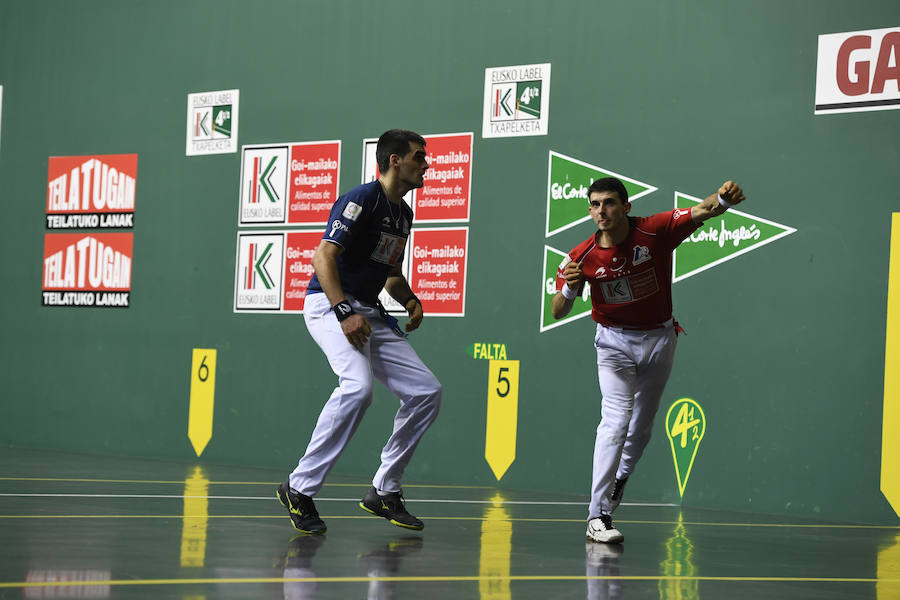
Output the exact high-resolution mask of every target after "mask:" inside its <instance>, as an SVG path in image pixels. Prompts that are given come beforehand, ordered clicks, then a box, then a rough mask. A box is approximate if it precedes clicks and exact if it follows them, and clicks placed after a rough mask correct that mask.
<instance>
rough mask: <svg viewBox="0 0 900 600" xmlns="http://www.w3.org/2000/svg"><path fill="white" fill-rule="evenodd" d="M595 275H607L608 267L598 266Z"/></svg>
mask: <svg viewBox="0 0 900 600" xmlns="http://www.w3.org/2000/svg"><path fill="white" fill-rule="evenodd" d="M594 277H598V278H599V277H606V267H597V270H596V271H594Z"/></svg>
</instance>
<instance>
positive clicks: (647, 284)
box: [556, 208, 702, 329]
mask: <svg viewBox="0 0 900 600" xmlns="http://www.w3.org/2000/svg"><path fill="white" fill-rule="evenodd" d="M629 221H630V228H629V231H628V236H627V237H626V238H625V239H624V240H623V241H622V242H621V243H620V244H618V245H616V246H613V247H612V248H601V247H600V246H598V245H597V242H596V235H597V234H594V235H592V236H591V237H590V238H588V239H586V240H585V241H583V242H582V243H580V244H578V245H577V246H575V248H573V249H572V251H571V252H569V254H568V256H566V258H564V259H563V261H562V263H560V265H559V268H558V269H557V271H556V289H557V291H559V290H560V289H561V288H562V286H563V284H564V283H565V282H566V280H565V277H563V270H564V269H565V268H566V265H567V264H569V263H570V262H572V261H575V262H580V263H581V267H582V270H583V271H584V276H585V279H586V280H587V282H588V283H589V284H590V286H591V304H592V305H593V310H591V318H593V319H594V320H595V321H597V322H598V323H602V324H604V325H611V326H613V327H634V328H637V329H650V328H653V327H655V326H657V325H659V324H660V323H664V322H666V321H668V320H669V319H671V318H672V251H673V250H674V249H675V247H676V246H678V244H680V243H681V242H682V240H684V239H685V238H687V237H688V236H689V235H691V234H692V233H693V232H694V231H696V230H697V228H699V227H700V226H701V225H702V223H695V222H694V220H693V219H692V218H691V209H689V208H676V209H674V210H671V211H668V212H662V213H658V214H655V215H653V216H650V217H636V218H629Z"/></svg>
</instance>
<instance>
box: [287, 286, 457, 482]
mask: <svg viewBox="0 0 900 600" xmlns="http://www.w3.org/2000/svg"><path fill="white" fill-rule="evenodd" d="M347 299H348V301H349V302H350V304H351V305H352V306H353V309H354V310H355V311H356V312H357V313H359V314H361V315H362V316H364V317H365V318H366V319H367V320H368V321H369V324H370V325H371V326H372V333H371V335H370V336H369V339H368V341H367V342H366V344H365V346H363V347H362V348H361V349H356V348H354V347H353V346H352V345H351V344H350V342H349V341H347V338H346V336H345V335H344V332H343V331H342V330H341V325H340V323H339V322H338V320H337V317H335V315H334V312H333V311H332V310H331V305H330V304H329V302H328V298H327V297H326V296H325V294H322V293H318V294H310V295H309V296H307V297H306V304H305V306H304V309H303V313H304V314H303V316H304V319H305V320H306V327H307V328H308V329H309V333H310V335H312V337H313V339H314V340H315V341H316V343H317V344H318V345H319V347H320V348H321V349H322V352H324V353H325V356H326V357H327V358H328V362H329V364H330V365H331V370H332V371H334V373H335V375H337V376H338V387H336V388H335V389H334V391H333V392H332V393H331V397H330V398H329V399H328V402H326V403H325V406H324V407H323V408H322V412H321V414H320V415H319V420H318V422H317V423H316V428H315V429H314V430H313V434H312V438H311V439H310V441H309V446H307V448H306V453H305V454H304V455H303V458H301V459H300V462H299V463H298V464H297V468H296V469H294V472H293V473H291V476H290V485H291V487H292V488H294V489H295V490H297V491H298V492H300V493H302V494H306V495H307V496H313V495H315V494H316V492H318V491H319V489H320V488H321V487H322V484H323V482H324V481H325V476H326V475H327V474H328V471H329V470H331V467H333V466H334V464H335V463H336V462H337V459H338V458H339V457H340V455H341V452H343V451H344V448H345V447H346V445H347V442H349V441H350V438H351V437H353V434H354V432H355V431H356V428H357V427H358V426H359V423H360V422H361V421H362V418H363V415H364V414H365V412H366V409H367V408H368V407H369V405H370V404H371V403H372V386H373V382H374V380H375V379H377V380H378V381H380V382H381V383H382V384H384V386H385V387H387V388H388V389H389V390H390V391H391V392H392V393H393V394H394V395H395V396H397V398H399V399H400V409H399V410H398V411H397V415H396V416H395V417H394V431H393V433H392V434H391V437H390V438H389V439H388V441H387V444H386V445H385V446H384V449H383V450H382V452H381V467H380V468H379V469H378V471H377V472H376V473H375V477H374V479H373V480H372V485H374V486H375V487H376V488H378V489H379V490H384V491H388V492H397V491H400V489H401V486H400V480H401V478H402V477H403V471H404V470H405V469H406V465H407V464H409V460H410V458H412V455H413V452H414V451H415V449H416V446H417V445H418V443H419V440H420V439H421V438H422V434H424V433H425V430H427V429H428V427H429V426H430V425H431V423H432V422H433V421H434V419H435V418H436V417H437V414H438V410H439V408H440V405H441V384H440V382H438V380H437V378H436V377H435V376H434V374H433V373H432V372H431V371H430V370H429V369H428V367H426V366H425V364H424V363H422V360H421V359H420V358H419V356H418V355H417V354H416V353H415V351H414V350H413V349H412V346H410V345H409V342H407V341H406V339H405V338H402V337H400V336H398V335H397V334H396V333H394V332H393V331H392V330H391V329H390V328H389V327H388V325H387V324H386V323H385V322H384V320H383V319H382V318H381V316H380V315H379V314H378V310H377V309H376V308H374V307H371V306H367V305H365V304H360V303H359V302H357V301H356V300H355V299H353V298H352V297H348V298H347Z"/></svg>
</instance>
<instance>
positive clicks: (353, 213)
mask: <svg viewBox="0 0 900 600" xmlns="http://www.w3.org/2000/svg"><path fill="white" fill-rule="evenodd" d="M360 211H362V206H360V205H359V204H356V203H355V202H348V203H347V206H346V208H344V212H343V213H342V214H343V215H344V218H346V219H350V220H351V221H355V220H356V218H357V217H358V216H359V213H360Z"/></svg>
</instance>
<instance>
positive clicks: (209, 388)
mask: <svg viewBox="0 0 900 600" xmlns="http://www.w3.org/2000/svg"><path fill="white" fill-rule="evenodd" d="M215 395H216V351H215V350H214V349H209V348H194V354H193V358H192V359H191V406H190V409H189V412H188V439H189V440H191V444H192V445H193V446H194V452H196V453H197V456H200V455H201V454H203V450H205V449H206V445H207V444H208V443H209V440H210V439H212V426H213V404H214V403H215Z"/></svg>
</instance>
